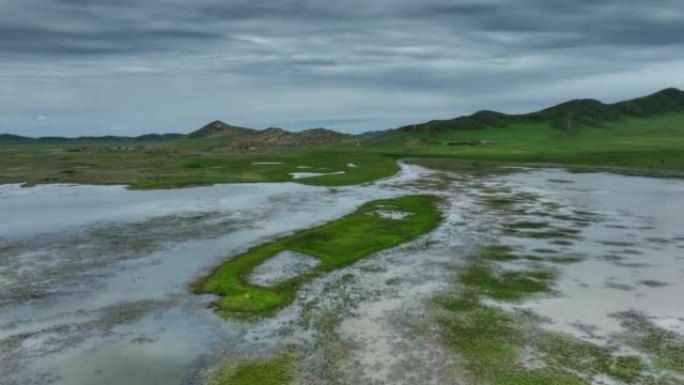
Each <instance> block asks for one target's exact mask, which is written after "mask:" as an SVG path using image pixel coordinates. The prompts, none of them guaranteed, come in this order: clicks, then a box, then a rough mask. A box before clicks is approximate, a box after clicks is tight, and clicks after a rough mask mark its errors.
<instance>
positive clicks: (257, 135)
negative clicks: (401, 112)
mask: <svg viewBox="0 0 684 385" xmlns="http://www.w3.org/2000/svg"><path fill="white" fill-rule="evenodd" d="M218 137H230V138H232V139H234V141H233V142H234V143H233V147H235V148H238V149H243V148H254V147H262V146H287V147H289V146H305V145H315V144H328V143H335V142H339V141H340V140H343V139H345V138H351V137H352V136H351V135H347V134H342V133H339V132H336V131H332V130H328V129H325V128H311V129H308V130H303V131H299V132H290V131H286V130H283V129H282V128H277V127H269V128H267V129H265V130H262V131H257V130H253V129H250V128H243V127H236V126H231V125H229V124H226V123H223V122H221V121H218V120H217V121H215V122H212V123H209V124H207V125H206V126H204V127H202V128H200V129H199V130H197V131H195V132H193V133H191V134H190V135H188V138H218Z"/></svg>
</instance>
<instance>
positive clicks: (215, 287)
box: [195, 195, 441, 317]
mask: <svg viewBox="0 0 684 385" xmlns="http://www.w3.org/2000/svg"><path fill="white" fill-rule="evenodd" d="M437 202H438V198H437V197H435V196H431V195H410V196H404V197H400V198H395V199H383V200H376V201H371V202H367V203H365V204H364V205H362V206H361V207H360V208H359V209H358V210H356V211H355V212H353V213H351V214H349V215H347V216H345V217H342V218H340V219H337V220H335V221H332V222H329V223H327V224H325V225H322V226H318V227H314V228H311V229H307V230H303V231H300V232H298V233H295V234H293V235H290V236H287V237H284V238H280V239H277V240H275V241H272V242H269V243H265V244H262V245H259V246H256V247H253V248H251V249H250V250H248V251H247V252H246V253H244V254H241V255H238V256H236V257H234V258H232V259H231V260H229V261H228V262H226V263H224V264H223V265H221V266H219V267H218V268H217V269H216V270H215V271H214V272H213V273H212V274H211V275H210V276H209V277H207V278H205V279H204V280H202V281H201V282H199V283H197V285H196V288H195V291H196V292H197V293H212V294H217V295H219V296H220V298H219V299H218V300H216V301H215V302H214V305H215V307H216V309H217V311H218V312H219V313H220V314H221V315H222V316H225V317H241V316H250V315H268V314H270V313H272V312H274V311H275V310H277V309H279V308H281V307H283V306H285V305H287V304H289V303H290V302H292V300H293V299H294V297H295V294H296V291H297V289H298V288H299V286H300V285H301V284H302V283H304V282H307V281H310V280H311V279H313V278H315V277H317V276H320V275H321V274H324V273H326V272H330V271H333V270H335V269H339V268H341V267H344V266H347V265H349V264H351V263H354V262H356V261H358V260H359V259H362V258H366V257H368V256H370V255H372V254H373V253H375V252H378V251H380V250H384V249H387V248H390V247H393V246H396V245H399V244H401V243H403V242H406V241H409V240H411V239H414V238H416V237H418V236H420V235H422V234H425V233H427V232H428V231H430V230H432V229H433V228H434V227H435V226H437V224H438V223H439V221H440V219H441V216H440V214H439V211H438V208H437ZM388 211H392V212H396V213H402V215H394V216H389V215H379V214H378V213H379V212H388ZM284 251H294V252H297V253H301V254H304V255H307V256H310V257H313V258H315V259H318V260H319V261H320V263H319V264H317V265H316V267H315V268H313V269H311V270H308V271H307V272H306V273H303V274H302V275H299V276H296V277H293V278H290V279H288V280H286V281H284V282H280V283H278V284H276V285H274V286H269V287H263V286H257V285H254V284H250V276H251V274H252V273H253V271H254V270H255V269H256V268H257V267H258V266H259V265H261V264H262V263H264V262H266V261H267V260H269V259H271V258H273V257H274V256H276V255H278V254H279V253H281V252H284Z"/></svg>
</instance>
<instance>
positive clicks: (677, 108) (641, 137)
mask: <svg viewBox="0 0 684 385" xmlns="http://www.w3.org/2000/svg"><path fill="white" fill-rule="evenodd" d="M366 146H369V147H371V148H377V149H383V151H384V152H385V153H391V154H396V155H399V154H401V155H402V156H416V157H448V158H459V159H466V160H476V161H496V162H514V163H535V164H539V163H544V164H563V165H567V164H569V165H576V166H588V167H593V166H600V167H608V168H621V169H633V170H641V171H649V170H655V169H658V170H666V171H668V170H669V171H672V172H676V173H677V174H682V173H684V92H682V91H680V90H677V89H674V88H668V89H666V90H662V91H659V92H656V93H654V94H651V95H648V96H644V97H641V98H636V99H631V100H627V101H624V102H619V103H614V104H605V103H602V102H600V101H597V100H593V99H581V100H572V101H569V102H566V103H562V104H559V105H556V106H553V107H550V108H547V109H544V110H541V111H537V112H532V113H528V114H520V115H509V114H504V113H500V112H494V111H480V112H477V113H475V114H473V115H469V116H463V117H458V118H455V119H450V120H435V121H430V122H427V123H422V124H415V125H409V126H405V127H401V128H398V129H395V130H392V131H390V132H388V133H386V134H385V135H382V136H379V137H376V138H373V139H370V140H368V141H367V142H366ZM669 171H668V172H669Z"/></svg>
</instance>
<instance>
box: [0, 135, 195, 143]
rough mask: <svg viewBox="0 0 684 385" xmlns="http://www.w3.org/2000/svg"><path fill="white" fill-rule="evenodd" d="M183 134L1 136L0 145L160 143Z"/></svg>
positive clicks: (181, 136) (180, 136) (178, 137)
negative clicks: (74, 136)
mask: <svg viewBox="0 0 684 385" xmlns="http://www.w3.org/2000/svg"><path fill="white" fill-rule="evenodd" d="M183 137H185V135H182V134H146V135H140V136H114V135H105V136H79V137H77V138H66V137H63V136H42V137H39V138H31V137H28V136H21V135H13V134H0V143H54V142H70V143H73V142H84V143H86V142H134V141H136V142H160V141H165V140H172V139H180V138H183Z"/></svg>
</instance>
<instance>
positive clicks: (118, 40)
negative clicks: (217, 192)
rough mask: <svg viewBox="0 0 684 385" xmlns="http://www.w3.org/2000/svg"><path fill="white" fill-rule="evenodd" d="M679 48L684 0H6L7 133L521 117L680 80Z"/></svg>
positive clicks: (683, 66) (1, 126)
mask: <svg viewBox="0 0 684 385" xmlns="http://www.w3.org/2000/svg"><path fill="white" fill-rule="evenodd" d="M683 48H684V8H683V7H681V2H680V0H655V1H646V0H643V1H635V0H632V1H630V0H622V1H617V0H602V1H601V0H592V1H590V0H577V1H558V0H516V1H514V0H479V1H446V0H424V1H420V2H417V1H407V0H338V1H332V0H194V1H187V0H149V1H137V0H109V1H100V0H4V1H3V2H0V82H1V84H2V85H3V86H2V88H0V132H12V133H17V134H23V135H86V134H87V135H99V134H109V133H112V134H120V135H134V134H140V133H147V132H188V131H190V130H192V129H194V128H196V127H198V126H200V125H202V124H203V123H205V122H207V121H210V120H214V119H222V120H225V121H227V122H231V123H234V124H239V125H243V126H253V127H257V128H260V127H265V126H281V127H285V128H289V129H301V128H306V127H311V126H319V125H324V126H327V127H330V128H335V129H339V130H342V131H347V132H361V131H365V130H374V129H384V128H390V127H394V126H398V125H403V124H408V123H413V122H419V121H422V120H427V119H434V118H448V117H453V116H456V115H460V114H465V113H471V112H474V111H475V110H478V109H482V108H488V109H499V110H503V111H506V112H524V111H529V110H534V109H537V108H540V107H545V106H547V105H550V104H553V103H556V102H560V101H564V100H566V99H569V98H573V97H596V98H602V99H604V100H607V101H613V100H618V99H622V98H627V97H631V96H638V95H640V94H644V93H647V92H653V91H657V90H658V89H660V88H665V87H668V86H675V87H682V86H684V49H683ZM37 117H40V119H38V118H37Z"/></svg>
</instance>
